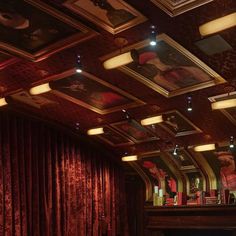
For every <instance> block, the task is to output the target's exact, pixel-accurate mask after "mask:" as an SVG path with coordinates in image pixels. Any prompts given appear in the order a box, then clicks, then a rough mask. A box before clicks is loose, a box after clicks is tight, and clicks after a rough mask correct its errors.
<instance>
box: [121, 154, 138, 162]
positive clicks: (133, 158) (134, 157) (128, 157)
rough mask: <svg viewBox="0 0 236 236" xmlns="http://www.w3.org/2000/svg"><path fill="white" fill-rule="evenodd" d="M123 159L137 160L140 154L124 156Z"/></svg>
mask: <svg viewBox="0 0 236 236" xmlns="http://www.w3.org/2000/svg"><path fill="white" fill-rule="evenodd" d="M121 160H122V161H137V160H138V156H137V155H130V156H123V157H122V158H121Z"/></svg>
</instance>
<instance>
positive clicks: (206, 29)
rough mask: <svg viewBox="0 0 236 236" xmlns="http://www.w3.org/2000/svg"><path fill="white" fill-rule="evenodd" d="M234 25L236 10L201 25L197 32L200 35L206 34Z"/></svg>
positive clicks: (235, 23) (235, 22) (235, 24)
mask: <svg viewBox="0 0 236 236" xmlns="http://www.w3.org/2000/svg"><path fill="white" fill-rule="evenodd" d="M234 26H236V12H235V13H232V14H229V15H226V16H223V17H220V18H218V19H215V20H213V21H210V22H208V23H205V24H203V25H201V26H200V27H199V32H200V34H201V35H202V36H206V35H209V34H214V33H217V32H219V31H222V30H225V29H228V28H231V27H234Z"/></svg>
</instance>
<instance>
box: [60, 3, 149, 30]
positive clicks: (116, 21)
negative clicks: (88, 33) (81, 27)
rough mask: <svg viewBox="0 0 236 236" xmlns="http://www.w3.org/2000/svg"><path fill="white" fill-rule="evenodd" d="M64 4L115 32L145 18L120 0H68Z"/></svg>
mask: <svg viewBox="0 0 236 236" xmlns="http://www.w3.org/2000/svg"><path fill="white" fill-rule="evenodd" d="M64 6H66V7H67V8H69V9H71V10H72V11H74V12H76V13H78V14H80V15H82V16H84V17H86V18H87V19H88V20H90V21H92V22H93V23H95V24H97V25H99V26H101V27H102V28H104V29H105V30H107V31H109V32H111V33H113V34H116V33H119V32H121V31H123V30H125V29H128V28H130V27H133V26H135V25H137V24H139V23H141V22H144V21H145V20H146V18H145V17H144V16H143V15H142V14H141V13H139V12H138V11H136V10H135V9H134V8H133V7H131V6H130V5H128V4H127V3H125V1H122V0H103V1H97V0H68V1H65V2H64Z"/></svg>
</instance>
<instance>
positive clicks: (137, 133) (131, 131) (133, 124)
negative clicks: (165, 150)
mask: <svg viewBox="0 0 236 236" xmlns="http://www.w3.org/2000/svg"><path fill="white" fill-rule="evenodd" d="M111 126H112V127H113V128H115V129H117V130H118V131H120V132H122V133H123V134H124V135H126V136H127V137H129V138H130V139H131V140H133V141H134V142H135V143H140V142H146V141H150V140H157V139H159V137H157V136H156V135H155V134H154V133H152V132H151V131H150V130H149V129H147V128H145V127H143V126H142V125H141V124H140V123H138V122H137V121H136V120H126V121H121V122H117V123H114V124H111Z"/></svg>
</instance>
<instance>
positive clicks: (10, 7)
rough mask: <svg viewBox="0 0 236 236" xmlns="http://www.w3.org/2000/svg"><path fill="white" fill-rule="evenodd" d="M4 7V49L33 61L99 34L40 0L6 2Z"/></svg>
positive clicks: (0, 23)
mask: <svg viewBox="0 0 236 236" xmlns="http://www.w3.org/2000/svg"><path fill="white" fill-rule="evenodd" d="M0 9H1V10H0V16H1V17H0V31H1V35H0V48H2V49H3V50H6V51H9V52H11V53H12V54H16V55H19V56H22V57H24V58H26V59H29V60H32V61H38V60H42V59H44V58H46V57H48V56H50V55H51V54H53V53H55V52H58V51H60V50H62V49H64V48H67V47H70V46H73V45H75V44H77V43H78V42H80V41H83V40H86V39H88V38H90V37H92V36H94V35H95V33H94V32H93V31H92V30H89V29H88V28H87V27H85V26H83V25H82V24H81V23H80V22H77V21H75V20H73V19H71V18H70V17H68V16H66V15H64V14H62V13H61V12H59V11H57V10H56V9H53V8H51V7H50V6H48V5H47V4H45V3H43V2H41V1H38V0H34V1H33V0H24V1H13V0H9V1H3V2H1V7H0Z"/></svg>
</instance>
